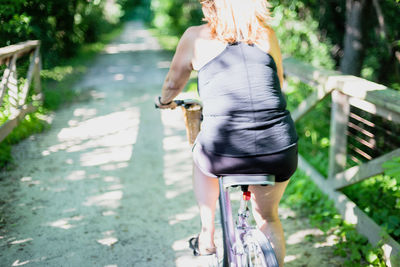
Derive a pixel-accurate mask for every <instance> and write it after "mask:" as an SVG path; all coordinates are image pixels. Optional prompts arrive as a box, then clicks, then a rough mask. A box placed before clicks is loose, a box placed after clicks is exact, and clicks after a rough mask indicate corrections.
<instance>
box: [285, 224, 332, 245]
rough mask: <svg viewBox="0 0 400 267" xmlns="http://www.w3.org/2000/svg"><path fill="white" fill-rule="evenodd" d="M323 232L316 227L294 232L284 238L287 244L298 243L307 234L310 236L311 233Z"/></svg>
mask: <svg viewBox="0 0 400 267" xmlns="http://www.w3.org/2000/svg"><path fill="white" fill-rule="evenodd" d="M323 234H324V232H322V231H321V230H319V229H317V228H313V229H304V230H300V231H297V232H296V233H294V234H291V235H290V236H288V237H287V239H286V243H287V244H289V245H293V244H299V243H301V242H303V241H304V239H305V238H306V237H307V236H311V235H312V236H320V235H323Z"/></svg>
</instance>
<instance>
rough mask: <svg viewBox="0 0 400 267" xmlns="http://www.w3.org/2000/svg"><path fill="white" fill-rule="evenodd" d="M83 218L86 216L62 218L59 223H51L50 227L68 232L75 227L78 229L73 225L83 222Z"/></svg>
mask: <svg viewBox="0 0 400 267" xmlns="http://www.w3.org/2000/svg"><path fill="white" fill-rule="evenodd" d="M83 218H84V216H82V215H80V216H73V217H71V218H62V219H59V220H57V221H54V222H51V223H49V226H52V227H56V228H61V229H64V230H68V229H71V228H73V227H76V225H73V224H72V223H74V222H79V221H81V220H83Z"/></svg>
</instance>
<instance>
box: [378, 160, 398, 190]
mask: <svg viewBox="0 0 400 267" xmlns="http://www.w3.org/2000/svg"><path fill="white" fill-rule="evenodd" d="M382 167H383V168H384V169H385V174H386V175H389V176H392V177H394V178H395V179H396V181H397V183H399V184H400V157H397V158H393V159H391V160H389V161H387V162H385V163H383V164H382Z"/></svg>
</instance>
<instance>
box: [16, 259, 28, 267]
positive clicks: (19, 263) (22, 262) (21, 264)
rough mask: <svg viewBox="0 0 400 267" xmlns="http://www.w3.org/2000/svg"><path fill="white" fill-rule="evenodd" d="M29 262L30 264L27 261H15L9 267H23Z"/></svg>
mask: <svg viewBox="0 0 400 267" xmlns="http://www.w3.org/2000/svg"><path fill="white" fill-rule="evenodd" d="M30 262H31V261H30V260H27V261H20V260H16V261H14V262H13V264H12V265H11V266H23V265H26V264H28V263H30Z"/></svg>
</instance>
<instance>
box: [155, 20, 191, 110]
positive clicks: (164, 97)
mask: <svg viewBox="0 0 400 267" xmlns="http://www.w3.org/2000/svg"><path fill="white" fill-rule="evenodd" d="M195 37H196V36H195V32H194V27H190V28H188V29H187V30H186V31H185V32H184V34H183V35H182V37H181V39H180V40H179V43H178V47H177V48H176V51H175V55H174V57H173V59H172V62H171V66H170V69H169V71H168V74H167V76H166V78H165V81H164V84H163V86H162V89H161V97H160V99H159V102H161V103H160V104H161V105H160V107H161V108H171V106H170V105H173V103H172V104H168V103H170V102H171V101H172V100H173V99H174V98H175V97H176V96H177V95H178V94H179V93H180V92H181V91H182V90H183V88H184V87H185V85H186V83H187V81H188V80H189V77H190V73H191V72H192V70H193V66H192V58H193V47H194V40H195V39H196V38H195ZM163 104H166V105H163Z"/></svg>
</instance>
